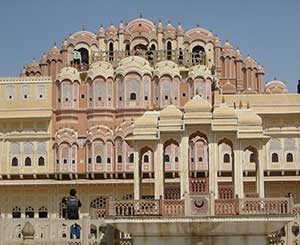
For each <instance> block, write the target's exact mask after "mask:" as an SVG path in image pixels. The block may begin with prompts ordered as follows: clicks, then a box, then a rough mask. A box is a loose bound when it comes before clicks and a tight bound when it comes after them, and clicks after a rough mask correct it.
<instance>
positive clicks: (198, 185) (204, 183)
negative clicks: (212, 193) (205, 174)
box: [190, 178, 208, 194]
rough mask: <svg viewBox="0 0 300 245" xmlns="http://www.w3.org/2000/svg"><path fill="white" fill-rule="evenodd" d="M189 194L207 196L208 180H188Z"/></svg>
mask: <svg viewBox="0 0 300 245" xmlns="http://www.w3.org/2000/svg"><path fill="white" fill-rule="evenodd" d="M190 193H191V194H208V179H207V178H203V179H190Z"/></svg>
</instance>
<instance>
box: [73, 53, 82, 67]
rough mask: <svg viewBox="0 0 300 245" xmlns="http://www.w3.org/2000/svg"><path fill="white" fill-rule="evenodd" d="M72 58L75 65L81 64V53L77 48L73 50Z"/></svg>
mask: <svg viewBox="0 0 300 245" xmlns="http://www.w3.org/2000/svg"><path fill="white" fill-rule="evenodd" d="M73 60H74V64H75V65H80V64H81V53H80V52H79V51H78V50H77V49H74V51H73Z"/></svg>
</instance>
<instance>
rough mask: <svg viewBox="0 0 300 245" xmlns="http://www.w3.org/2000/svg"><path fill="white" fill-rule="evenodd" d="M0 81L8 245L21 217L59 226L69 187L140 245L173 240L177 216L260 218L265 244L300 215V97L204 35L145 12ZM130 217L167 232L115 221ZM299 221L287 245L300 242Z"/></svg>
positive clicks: (0, 173)
mask: <svg viewBox="0 0 300 245" xmlns="http://www.w3.org/2000/svg"><path fill="white" fill-rule="evenodd" d="M0 80H1V81H0V94H1V98H2V99H1V100H2V103H1V104H0V108H1V110H0V117H1V119H0V120H1V122H0V133H1V136H2V141H1V143H0V154H2V157H1V160H0V161H1V162H0V177H1V180H0V200H1V202H0V215H1V217H2V218H3V219H8V220H9V219H12V218H14V219H13V220H12V221H11V222H7V221H6V222H7V226H8V227H9V228H8V230H9V231H10V232H8V233H7V236H8V237H7V238H6V239H16V241H17V239H19V237H18V236H19V232H20V226H19V224H20V223H18V222H23V221H22V220H23V219H22V218H25V217H27V218H30V219H31V218H41V219H42V218H45V217H48V218H49V219H59V218H61V214H62V209H63V206H62V205H61V200H62V198H63V197H64V196H66V195H67V194H68V190H69V189H70V188H71V187H73V188H74V187H75V188H76V189H77V191H78V196H79V198H80V199H81V201H82V203H83V206H82V208H81V217H90V218H105V220H106V222H108V223H109V222H110V223H111V224H114V225H115V226H116V227H117V228H118V229H120V230H121V231H123V232H128V233H132V234H133V237H134V236H135V235H136V237H143V239H144V238H145V237H151V236H158V237H159V236H167V237H168V236H169V237H172V234H174V232H173V230H172V229H174V228H172V227H171V224H170V225H169V226H168V225H167V224H168V222H173V221H172V217H174V216H176V217H177V219H180V218H181V219H184V218H187V217H194V218H202V219H209V217H216V219H220V221H218V222H221V223H222V222H223V223H222V224H225V225H226V222H228V221H226V217H227V218H228V217H233V219H237V221H236V222H237V223H238V222H239V221H240V222H241V223H242V224H244V225H245V227H246V226H247V225H248V226H249V227H250V228H251V229H253V230H255V227H257V224H256V221H257V219H261V222H262V224H266V226H263V227H264V228H261V230H260V231H259V229H257V231H256V233H255V232H254V234H255V235H257V236H258V237H259V236H263V237H264V236H265V234H267V233H270V232H273V231H276V230H277V229H279V228H281V226H284V225H285V224H286V223H287V222H288V221H291V220H292V219H293V217H292V216H291V215H292V213H293V211H294V212H297V208H295V207H294V205H293V204H294V203H297V202H299V199H300V196H299V193H297V189H298V187H299V182H298V180H299V170H300V154H299V152H300V138H299V132H300V96H299V95H296V94H288V93H287V89H286V86H285V84H284V83H282V82H280V81H271V82H269V83H267V84H265V82H264V68H263V66H261V65H258V64H257V63H256V61H255V60H254V59H252V58H251V57H250V56H248V57H246V58H243V57H242V54H241V52H240V50H238V49H235V48H234V47H233V46H232V45H231V44H230V43H229V42H228V41H226V42H225V44H224V45H222V44H221V41H220V40H219V38H218V37H217V36H214V35H213V34H212V33H211V32H209V31H207V30H205V29H202V28H200V27H196V28H193V29H189V30H184V29H183V28H182V26H181V24H180V23H179V24H178V25H177V27H174V26H172V24H171V23H170V22H169V23H168V24H167V25H166V26H163V25H162V23H161V21H159V22H158V23H157V25H156V24H155V23H153V22H151V21H149V20H146V19H143V18H139V19H135V20H133V21H131V22H129V23H123V22H121V23H120V24H119V27H118V28H116V27H115V26H113V25H111V26H110V27H108V28H107V29H104V27H102V26H101V27H100V29H99V30H98V32H97V34H94V33H92V32H88V31H85V30H84V31H80V32H77V33H74V34H72V35H71V36H70V37H69V38H68V39H66V40H65V41H64V42H63V43H62V47H61V48H60V49H59V48H58V47H56V45H55V47H53V48H52V49H51V50H50V51H49V53H48V54H43V55H42V57H41V61H40V63H37V62H36V61H35V60H33V61H32V63H31V64H29V65H28V66H26V67H24V69H23V70H22V72H21V77H20V78H2V79H0ZM288 193H292V194H294V195H293V198H292V197H287V195H288ZM289 195H290V194H289ZM251 215H254V216H255V217H256V221H255V219H254V218H251ZM268 215H271V216H272V215H274V217H273V218H274V220H270V219H268V217H267V216H268ZM128 216H134V217H135V218H136V217H137V216H142V217H143V218H145V217H146V216H151V217H160V218H161V219H160V220H165V221H164V222H167V223H166V227H168V228H166V230H167V231H168V232H169V233H168V232H167V231H166V233H165V234H161V233H159V232H158V233H155V234H156V235H154V233H152V235H151V234H148V233H147V228H146V227H144V226H143V227H144V230H143V229H142V228H140V226H139V228H137V227H138V226H137V224H138V223H139V222H144V224H145V225H146V226H147V224H149V225H150V223H151V221H150V220H148V221H147V219H146V220H145V219H143V220H142V221H141V220H140V221H138V220H135V221H134V220H132V219H129V220H128V223H127V224H126V225H124V223H122V222H121V223H118V222H116V221H115V220H113V221H112V220H110V219H111V218H112V217H118V218H119V219H120V220H123V221H124V219H125V220H126V218H127V217H128ZM276 217H277V218H278V219H276ZM239 219H241V220H239ZM284 220H285V221H284ZM177 221H178V224H177V225H178V227H177V228H176V230H177V233H178V236H180V234H181V232H182V234H181V236H182V237H184V236H186V234H188V235H189V237H190V238H189V239H194V238H192V237H193V235H192V234H198V235H200V234H202V236H203V237H204V238H203V239H202V242H204V243H205V244H206V243H207V244H219V243H220V244H225V243H224V240H223V241H222V239H220V237H222V236H223V235H224V237H225V236H228V234H229V235H234V234H235V235H236V236H242V235H245V234H244V233H245V230H244V231H243V225H241V226H240V225H237V223H234V224H236V229H237V230H239V229H240V230H239V231H237V230H232V231H230V232H228V230H227V231H226V229H225V228H224V229H222V228H220V229H219V230H218V231H216V233H213V232H212V231H211V230H209V231H208V230H207V227H206V228H205V227H203V228H199V227H200V226H199V227H198V228H197V229H198V230H197V229H196V228H195V227H192V226H191V228H190V230H189V231H185V232H184V231H183V230H182V227H180V224H181V222H183V221H182V220H181V221H180V220H177ZM153 222H154V221H153ZM184 222H186V221H184ZM191 222H192V221H191ZM193 222H194V221H193ZM193 222H192V223H193ZM199 222H200V221H199ZM201 222H211V223H212V224H213V225H215V224H214V222H215V221H212V220H206V221H203V220H202V221H201ZM154 223H155V222H154ZM267 224H268V225H269V226H268V227H267ZM62 225H63V224H62ZM152 225H153V223H152ZM40 226H41V225H39V227H40ZM47 227H50V225H48V226H47ZM233 227H234V225H233ZM292 227H294V225H289V226H286V228H285V236H283V235H282V234H281V235H282V237H281V238H280V239H282V240H284V241H286V242H287V244H289V243H288V241H292V240H295V239H297V238H298V235H299V234H296V235H295V234H293V233H291V232H290V231H291V230H292ZM0 228H1V226H0ZM39 229H40V228H39ZM153 229H154V230H155V229H156V228H155V227H153ZM168 229H169V230H168ZM195 229H196V230H197V231H196V230H195ZM201 229H202V230H201ZM205 229H206V230H205ZM44 230H47V228H44ZM96 230H97V229H96ZM171 230H172V232H173V233H172V232H171ZM148 231H149V230H148ZM204 231H206V233H204V234H205V235H203V232H204ZM44 232H45V231H44ZM160 232H161V231H160ZM201 232H202V233H201ZM226 232H227V233H226ZM235 232H236V233H235ZM243 232H244V233H243ZM42 233H43V229H40V230H39V231H38V234H42ZM43 234H44V233H43ZM45 234H46V233H45ZM45 234H44V236H46V235H45ZM158 234H160V235H158ZM215 234H218V236H219V238H218V239H220V240H219V241H217V240H210V239H213V238H212V237H214V235H215ZM38 236H39V235H38ZM58 236H60V235H58ZM40 238H41V237H40ZM63 238H66V237H62V239H63ZM137 239H138V238H137ZM149 239H150V238H149ZM178 239H179V238H178ZM180 239H181V238H180ZM180 239H179V240H177V241H178V242H184V243H185V244H187V242H190V243H192V242H195V241H196V240H193V241H192V240H188V238H186V239H187V240H184V238H182V239H183V240H180ZM7 241H8V240H7ZM138 241H139V240H137V242H138ZM153 241H154V240H151V239H150V240H149V241H148V240H147V242H149V244H151V242H152V244H153ZM166 241H167V240H166ZM168 241H169V242H170V243H173V242H174V240H172V239H171V238H170V239H169V240H168ZM147 242H146V240H143V243H144V244H148V243H147ZM222 242H223V243H222ZM230 242H232V243H230ZM234 242H237V244H239V243H238V241H234ZM234 242H233V241H228V244H234ZM0 244H1V242H0ZM166 244H167V243H166Z"/></svg>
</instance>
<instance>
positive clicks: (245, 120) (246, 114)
mask: <svg viewBox="0 0 300 245" xmlns="http://www.w3.org/2000/svg"><path fill="white" fill-rule="evenodd" d="M238 122H239V124H240V125H251V126H254V125H256V126H260V125H261V124H262V119H261V117H260V116H259V115H257V114H256V113H255V112H254V111H250V110H246V111H240V112H239V113H238Z"/></svg>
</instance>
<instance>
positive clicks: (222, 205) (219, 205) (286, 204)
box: [215, 198, 293, 216]
mask: <svg viewBox="0 0 300 245" xmlns="http://www.w3.org/2000/svg"><path fill="white" fill-rule="evenodd" d="M292 213H293V203H292V200H291V199H290V198H242V199H217V200H215V215H217V216H218V215H221V216H222V215H282V214H283V215H285V214H292Z"/></svg>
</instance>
